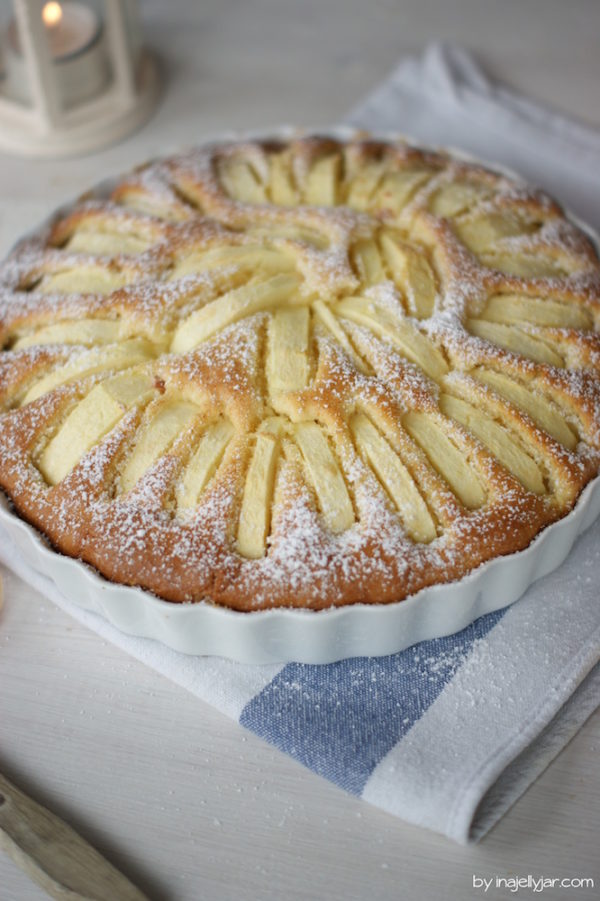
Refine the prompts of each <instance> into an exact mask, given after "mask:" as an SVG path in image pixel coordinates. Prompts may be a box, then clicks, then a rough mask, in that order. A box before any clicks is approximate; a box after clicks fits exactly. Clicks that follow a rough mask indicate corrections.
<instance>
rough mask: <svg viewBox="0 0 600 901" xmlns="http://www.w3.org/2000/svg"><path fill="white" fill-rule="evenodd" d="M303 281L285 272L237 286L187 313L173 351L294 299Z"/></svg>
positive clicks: (184, 348)
mask: <svg viewBox="0 0 600 901" xmlns="http://www.w3.org/2000/svg"><path fill="white" fill-rule="evenodd" d="M300 284H301V279H300V278H299V277H298V276H296V275H283V274H282V275H274V276H273V278H270V279H267V280H266V281H262V282H256V283H253V284H248V285H243V286H242V287H241V288H234V289H233V291H229V292H228V293H227V294H224V295H223V296H222V297H219V298H218V299H217V300H213V301H211V303H208V304H206V306H204V307H202V308H201V309H200V310H197V311H196V312H195V313H192V315H191V316H188V318H187V319H185V320H184V321H183V322H182V323H181V324H180V325H179V327H178V328H177V330H176V332H175V335H174V337H173V343H172V345H171V351H172V352H173V353H185V352H186V351H187V350H191V349H192V348H193V347H197V345H198V344H201V343H202V342H203V341H206V340H207V339H208V338H210V337H212V335H214V334H216V333H217V332H219V331H221V330H222V329H224V328H226V327H227V326H228V325H232V324H233V323H234V322H237V321H238V320H240V319H243V318H245V317H247V316H252V314H253V313H258V312H260V311H261V310H268V309H269V308H270V307H274V306H278V305H279V304H284V303H286V302H287V303H289V302H291V301H292V299H293V297H294V295H298V289H299V287H300ZM298 300H300V301H301V298H298Z"/></svg>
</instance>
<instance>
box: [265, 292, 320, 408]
mask: <svg viewBox="0 0 600 901" xmlns="http://www.w3.org/2000/svg"><path fill="white" fill-rule="evenodd" d="M309 325H310V310H309V308H308V307H296V308H295V309H294V308H289V309H282V310H276V311H275V312H274V313H273V314H272V316H271V319H270V321H269V332H268V335H269V337H268V352H267V366H266V370H267V384H268V387H269V396H270V397H271V398H273V397H276V396H277V395H278V394H281V393H284V392H288V391H301V390H302V388H304V387H306V385H307V384H308V374H309V360H308V341H309Z"/></svg>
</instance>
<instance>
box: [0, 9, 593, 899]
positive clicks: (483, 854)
mask: <svg viewBox="0 0 600 901" xmlns="http://www.w3.org/2000/svg"><path fill="white" fill-rule="evenodd" d="M142 6H143V9H144V16H145V22H146V33H147V35H148V37H149V40H150V41H151V42H152V43H153V44H154V45H155V46H156V47H157V48H158V49H159V51H160V53H161V56H162V58H163V61H164V68H165V73H166V76H167V83H166V88H165V96H164V100H163V103H162V106H161V108H160V110H159V112H158V114H157V115H156V117H155V118H154V119H153V120H152V122H151V123H150V124H149V125H148V126H146V128H145V129H143V130H142V131H141V132H139V133H138V134H137V135H135V136H134V137H132V138H131V139H130V140H128V141H126V142H125V143H123V144H121V145H119V146H117V147H113V148H110V149H109V150H106V151H104V152H102V153H100V154H97V155H94V156H88V157H85V158H81V159H78V160H72V161H69V162H50V163H48V162H44V163H42V162H26V161H22V160H18V159H11V158H9V157H1V156H0V251H1V252H5V251H6V250H7V249H8V248H9V246H10V244H11V243H12V241H13V239H14V238H15V237H16V236H18V234H19V233H20V232H22V231H24V230H26V229H28V228H30V227H32V226H33V225H34V224H35V223H36V221H38V220H39V219H40V218H41V216H42V215H43V214H44V212H45V211H46V210H47V209H48V210H49V209H51V208H52V207H54V206H55V205H56V204H57V203H59V202H61V201H63V200H65V199H68V198H70V197H73V196H74V195H76V194H77V193H78V192H80V191H82V190H83V189H85V188H86V187H88V186H89V185H90V184H93V183H94V182H96V181H98V180H99V179H100V178H103V177H104V176H108V175H111V174H116V173H118V172H121V171H123V170H126V169H127V168H129V167H130V166H132V165H134V164H135V163H138V162H140V161H142V160H144V159H145V158H148V157H150V156H152V155H154V154H157V153H162V152H165V151H168V150H171V149H175V148H177V147H180V146H181V145H185V144H191V143H194V142H198V141H201V140H202V139H204V138H205V137H206V136H208V135H209V134H210V133H211V132H216V131H219V130H223V129H228V128H238V127H239V128H242V127H262V126H266V125H270V124H276V123H282V122H297V123H301V124H309V125H327V124H330V123H332V122H335V121H338V120H339V119H341V118H342V117H343V115H344V113H345V112H346V111H347V110H348V109H349V107H351V106H352V105H353V104H354V103H355V102H356V101H357V100H358V99H359V98H360V97H362V96H363V95H364V94H365V93H366V92H367V91H369V90H370V89H371V88H372V87H373V86H374V85H375V84H376V83H377V82H378V81H379V80H380V79H381V78H383V77H384V76H385V75H386V73H387V72H388V70H389V69H391V68H392V67H393V66H394V65H395V63H396V62H397V60H398V59H399V57H400V56H401V55H402V54H404V53H406V52H414V51H416V50H419V49H420V48H421V47H422V46H423V45H424V44H425V43H426V42H427V41H428V40H432V39H437V38H446V39H451V40H458V41H461V42H462V43H463V44H464V45H465V46H466V47H467V48H469V49H472V50H475V51H476V52H477V54H478V56H479V58H480V59H481V60H482V61H483V62H484V63H485V65H486V67H487V69H488V71H489V72H490V73H491V74H492V75H494V76H496V77H498V78H501V79H503V80H504V81H506V82H507V83H508V84H510V85H511V86H513V87H515V88H517V89H520V90H523V91H525V92H527V93H529V94H530V95H531V96H532V97H535V98H537V99H539V100H543V101H545V102H547V103H550V104H552V105H555V106H556V107H557V108H560V109H562V110H564V111H566V112H567V113H569V114H571V115H576V116H580V117H582V118H584V119H586V120H587V121H588V122H591V123H592V124H596V125H598V126H600V91H599V90H598V88H599V86H600V54H599V52H598V40H599V36H600V4H599V3H598V2H595V0H589V2H584V0H569V2H560V0H517V2H515V0H503V2H501V3H500V2H497V0H495V2H494V0H445V2H442V0H438V2H435V0H404V2H394V0H362V2H358V0H304V2H298V0H297V2H295V3H294V2H291V0H201V2H192V0H187V2H184V0H169V2H167V0H164V2H159V0H142ZM3 575H4V589H5V605H4V609H3V611H2V612H1V613H0V769H2V770H3V771H5V772H6V774H7V775H8V776H9V777H10V778H12V779H13V780H14V781H15V782H17V783H18V784H20V785H21V786H22V787H23V788H25V789H26V790H28V791H29V792H30V793H32V794H34V795H35V796H37V797H38V798H39V799H40V800H42V801H44V802H45V803H47V804H48V805H49V806H51V807H52V808H53V809H54V810H56V811H57V812H58V813H59V814H61V815H62V816H64V817H65V818H67V819H68V820H70V821H71V822H72V823H73V825H75V826H76V828H78V829H79V830H80V831H81V832H82V833H83V834H84V835H85V836H86V837H87V838H89V839H90V840H91V841H93V842H94V843H96V845H97V846H98V847H99V848H100V849H101V850H102V851H103V852H104V853H105V854H106V855H107V856H108V857H109V858H110V859H111V860H112V861H113V862H114V863H115V864H116V865H118V866H120V867H121V868H122V869H123V870H124V871H125V872H126V873H127V874H128V875H129V876H130V877H131V878H132V879H134V880H137V881H138V883H139V884H140V886H141V887H142V888H143V889H145V890H146V891H147V892H148V894H149V896H150V897H152V898H155V899H169V901H184V899H185V901H196V899H209V901H212V899H215V901H218V899H234V898H235V899H239V901H246V899H248V901H249V899H253V901H254V899H256V901H259V899H260V901H263V899H264V901H267V899H271V898H272V899H278V901H279V899H282V901H285V899H294V901H295V899H298V901H300V899H307V901H308V899H316V898H327V899H330V901H338V899H339V901H342V899H344V901H346V899H369V901H378V899H390V901H391V899H399V898H401V897H407V898H409V897H410V898H414V899H417V901H421V899H423V901H428V899H434V898H435V899H438V898H447V899H457V901H459V899H460V901H463V899H468V898H476V897H486V898H491V897H494V898H499V897H509V895H508V894H507V893H506V892H494V890H493V889H492V890H490V891H489V892H488V893H487V894H486V895H485V896H484V894H483V891H482V890H478V891H476V890H474V889H473V888H472V879H473V874H476V875H478V876H486V877H488V878H489V877H491V876H495V875H500V876H509V875H527V874H528V873H532V874H534V875H535V876H540V875H546V876H575V875H580V876H593V877H595V879H596V886H598V885H600V867H599V865H598V854H597V842H598V833H599V827H600V817H599V813H598V811H599V809H600V775H599V772H598V766H597V760H598V751H599V750H600V714H596V716H595V717H592V719H591V720H590V721H589V722H588V723H587V724H586V726H585V727H584V728H583V729H582V730H581V732H580V733H579V734H578V736H577V737H576V738H575V739H574V740H573V742H572V743H571V744H570V745H569V746H568V747H567V749H566V750H565V751H564V752H563V753H562V754H561V755H560V757H559V758H558V759H557V760H556V761H555V762H554V763H553V764H552V765H551V766H550V768H549V769H548V770H547V771H546V773H545V774H544V775H543V776H542V777H541V778H540V780H539V781H538V782H537V783H536V784H535V785H534V786H533V787H532V788H531V789H530V790H529V791H528V792H527V794H526V795H525V796H524V797H523V798H522V799H521V800H520V801H519V802H518V804H517V805H516V806H515V807H514V808H513V810H512V811H510V812H509V813H508V815H507V816H506V817H505V818H504V819H503V820H502V821H501V823H500V824H499V825H498V826H497V827H496V828H495V829H494V830H493V832H492V833H491V834H490V835H489V836H488V837H487V838H486V839H485V840H484V841H483V842H482V844H481V845H479V846H477V847H474V848H461V847H458V846H456V845H454V844H451V843H450V842H448V841H446V840H445V839H443V838H441V837H439V836H437V835H434V834H430V833H427V832H425V831H422V830H419V829H415V828H412V827H409V826H407V825H405V824H404V823H402V822H401V821H399V820H396V819H395V818H393V817H390V816H388V815H387V814H384V813H381V812H379V811H378V810H376V809H374V808H371V807H369V806H368V805H366V804H365V803H363V802H361V801H358V800H356V799H354V798H352V797H349V796H347V795H346V794H344V793H343V792H342V791H340V790H338V789H336V788H335V787H333V786H331V785H329V784H328V783H326V782H325V781H323V780H322V779H319V778H318V777H316V776H314V775H313V774H311V773H309V772H308V771H306V770H304V769H303V768H302V767H301V766H300V765H298V764H296V763H294V762H293V761H292V760H290V759H288V758H286V757H285V756H284V755H282V754H280V753H279V752H277V751H275V750H273V749H271V748H270V747H269V746H267V745H265V744H264V743H263V742H261V741H260V740H258V739H257V738H254V737H253V736H252V735H250V734H249V733H246V732H244V731H243V730H242V729H241V728H240V727H239V726H237V725H235V724H234V723H232V722H230V721H229V720H227V719H225V718H224V717H222V716H221V715H219V714H217V713H215V712H214V711H213V710H212V709H211V708H209V707H207V706H206V705H204V704H202V703H201V702H200V701H198V700H197V699H195V698H193V697H192V696H190V695H188V694H186V693H185V692H184V691H182V690H181V689H178V688H177V687H175V686H173V685H171V684H170V683H169V682H166V681H165V680H164V679H162V678H161V677H159V676H158V675H156V674H155V673H153V672H151V671H149V670H147V669H145V668H144V667H142V666H141V665H140V664H138V663H136V662H135V661H132V660H130V659H129V658H128V657H126V656H125V655H124V654H123V653H122V652H120V651H118V650H116V649H115V648H113V647H111V646H109V645H106V644H104V643H103V642H102V641H101V640H100V639H99V638H98V637H97V636H95V635H94V634H92V633H90V632H87V631H85V630H84V629H82V628H81V627H79V626H78V625H77V624H76V623H74V622H72V621H71V620H70V619H68V618H67V617H66V616H65V615H64V614H62V613H61V612H60V611H59V610H57V609H56V608H54V607H53V606H52V605H51V604H49V603H48V602H45V601H44V600H43V599H42V598H40V597H39V596H37V595H35V593H34V592H32V591H31V590H30V589H28V588H26V587H25V586H24V585H22V584H20V583H18V582H17V580H16V579H15V578H14V577H13V576H11V575H10V574H8V573H3ZM440 741H443V736H440ZM596 891H597V890H596ZM42 897H43V895H42V893H41V892H40V891H39V890H38V889H37V888H36V887H35V886H33V885H32V884H31V883H29V882H28V880H27V879H26V877H25V876H23V875H22V874H21V873H20V871H19V870H18V869H17V868H16V867H14V866H13V864H12V863H11V862H10V861H9V860H8V859H7V858H6V857H4V856H1V855H0V899H1V901H35V899H39V898H42ZM510 897H514V896H512V895H510ZM516 897H533V896H532V894H531V892H529V891H527V890H522V891H521V892H520V893H519V895H517V896H516ZM542 897H544V898H556V899H564V898H570V897H573V898H578V899H584V898H585V899H587V898H592V897H596V894H595V893H593V892H589V891H585V890H571V891H567V890H566V889H562V890H557V891H555V892H553V891H550V890H548V891H546V892H544V893H543V896H542Z"/></svg>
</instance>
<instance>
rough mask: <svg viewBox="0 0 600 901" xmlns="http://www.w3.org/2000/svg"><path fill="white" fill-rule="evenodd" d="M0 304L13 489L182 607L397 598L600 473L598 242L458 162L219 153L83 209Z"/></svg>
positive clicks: (411, 150) (310, 149)
mask: <svg viewBox="0 0 600 901" xmlns="http://www.w3.org/2000/svg"><path fill="white" fill-rule="evenodd" d="M0 292H1V295H0V346H1V347H2V350H1V351H0V404H1V409H2V411H3V412H2V414H1V416H0V485H1V486H2V487H3V488H4V490H5V491H6V493H7V494H8V495H9V497H10V498H11V500H12V503H13V505H14V507H15V509H16V511H17V512H18V514H20V516H21V517H23V518H25V519H27V520H28V521H29V522H31V523H33V524H34V525H35V526H36V527H37V528H38V529H39V530H40V531H41V532H42V533H43V534H44V535H45V536H46V537H47V539H48V540H49V542H51V544H52V545H53V546H54V547H55V548H56V549H57V550H58V551H61V552H62V553H63V554H67V555H71V556H73V557H77V558H80V559H82V560H84V561H87V562H88V563H90V564H92V565H93V566H94V567H96V569H97V570H98V571H99V572H100V573H102V574H103V575H104V576H105V577H106V578H107V579H110V580H113V581H115V582H119V583H124V584H130V585H139V586H142V587H143V588H145V589H148V590H150V591H152V592H154V593H155V594H157V595H158V596H160V597H162V598H165V599H168V600H171V601H200V600H205V601H208V602H211V603H214V604H218V605H224V606H227V607H231V608H235V609H237V610H244V611H249V610H259V609H265V608H270V607H278V606H290V607H305V608H311V609H319V608H325V607H330V606H332V605H345V604H352V603H356V602H366V603H388V602H393V601H399V600H402V599H403V598H405V597H406V596H408V595H411V594H413V593H414V592H416V591H418V590H419V589H420V588H423V587H424V586H427V585H432V584H435V583H440V582H448V581H451V580H456V579H459V578H460V577H462V576H463V575H464V574H466V573H468V572H469V571H471V570H472V569H473V568H474V567H476V566H478V565H479V564H481V563H482V562H483V561H486V560H489V559H491V558H493V557H497V556H498V555H503V554H508V553H510V552H513V551H517V550H519V549H522V548H525V547H526V546H527V545H528V544H529V543H530V542H531V541H532V539H533V538H534V537H535V536H536V535H537V534H538V533H539V532H540V530H542V529H543V528H544V527H545V526H547V525H548V524H549V523H551V522H553V521H555V520H557V519H559V518H561V517H563V516H565V514H567V513H568V512H569V511H570V510H571V509H572V508H573V506H574V504H575V502H576V500H577V498H578V496H579V494H580V492H581V490H582V488H583V487H584V486H585V484H586V483H587V482H588V481H590V480H591V479H592V478H593V477H594V476H595V475H596V474H597V472H598V468H599V464H600V429H599V426H600V402H599V401H600V378H599V372H600V338H599V333H598V329H599V325H600V262H599V260H598V256H597V253H596V251H595V249H594V247H593V245H592V243H591V242H590V240H589V239H588V238H587V237H586V236H585V235H584V233H583V232H582V231H581V230H580V229H579V228H577V227H576V226H575V225H574V224H573V223H572V222H570V221H569V220H568V219H567V218H566V217H565V215H564V213H563V212H562V210H561V208H560V207H559V206H558V205H557V204H556V203H555V202H553V201H552V200H551V199H550V198H548V197H547V196H546V195H544V194H542V193H540V192H539V191H534V190H530V189H529V188H527V187H525V186H523V185H522V184H519V183H517V182H515V181H513V180H511V179H510V178H508V177H506V176H504V175H501V174H497V173H494V172H492V171H490V170H488V169H486V168H484V167H483V166H480V165H476V164H471V163H467V162H464V161H462V160H459V159H455V158H453V157H452V156H450V155H447V154H445V153H441V152H439V153H438V152H430V151H426V150H420V149H417V148H415V147H411V146H408V145H407V144H405V143H402V142H382V141H375V140H370V139H364V138H361V137H357V138H356V139H355V140H350V141H348V142H344V141H337V140H332V139H329V138H320V137H299V138H297V139H293V140H290V141H289V142H287V141H286V142H278V141H252V142H243V143H233V142H232V143H222V144H213V145H209V146H204V147H201V148H199V149H196V150H193V151H192V152H188V153H184V154H182V155H179V156H174V157H172V158H169V159H163V160H160V161H158V162H153V163H150V164H149V165H146V166H143V167H142V168H140V169H138V170H136V171H135V172H133V174H131V175H130V176H127V177H125V178H123V179H122V180H120V181H119V182H118V183H117V184H116V186H114V185H113V187H112V188H111V191H110V195H109V196H107V192H104V195H100V193H99V192H96V193H92V194H90V195H87V196H85V197H83V198H82V199H81V200H80V201H79V202H78V203H77V204H76V205H75V206H74V207H72V208H70V209H68V210H64V211H61V212H60V213H59V214H58V215H57V216H56V217H55V218H54V220H53V221H52V223H51V224H50V225H48V226H46V227H45V229H44V230H42V231H40V232H39V233H38V234H37V235H36V236H34V237H32V238H28V239H26V240H25V241H23V242H21V244H20V245H18V246H17V248H16V249H15V250H14V252H13V253H12V254H11V256H10V257H9V258H8V259H7V260H6V261H5V263H4V264H3V266H2V268H1V269H0Z"/></svg>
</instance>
